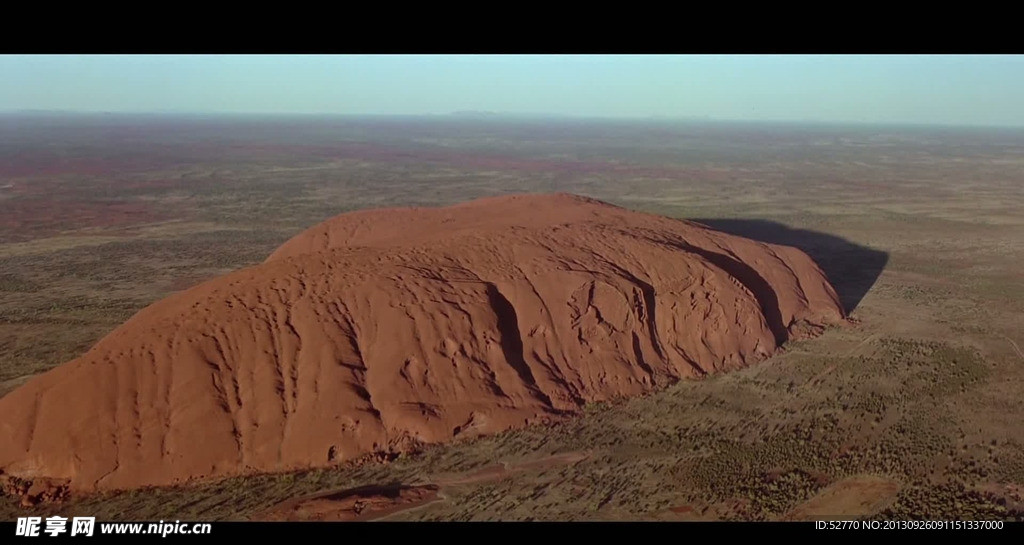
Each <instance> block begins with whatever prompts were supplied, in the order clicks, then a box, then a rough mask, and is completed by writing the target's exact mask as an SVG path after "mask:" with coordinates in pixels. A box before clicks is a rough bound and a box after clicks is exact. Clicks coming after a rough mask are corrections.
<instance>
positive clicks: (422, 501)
mask: <svg viewBox="0 0 1024 545" xmlns="http://www.w3.org/2000/svg"><path fill="white" fill-rule="evenodd" d="M437 491H438V488H437V486H435V485H429V484H428V485H423V486H402V485H393V486H363V487H359V488H353V489H349V490H342V491H339V492H329V493H326V494H316V495H314V496H310V497H305V498H299V499H295V500H289V501H287V502H284V503H282V504H280V505H278V506H275V507H274V508H273V509H271V510H270V511H268V512H266V513H264V514H261V515H258V516H257V517H256V520H264V521H302V522H309V521H333V522H336V521H368V520H374V519H378V518H381V517H386V516H388V515H393V514H395V513H397V512H399V511H406V510H409V509H413V508H415V507H421V506H423V505H426V504H428V503H431V502H434V501H437V500H440V499H441V498H440V496H439V495H438V492H437Z"/></svg>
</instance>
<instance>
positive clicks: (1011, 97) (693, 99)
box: [0, 55, 1024, 126]
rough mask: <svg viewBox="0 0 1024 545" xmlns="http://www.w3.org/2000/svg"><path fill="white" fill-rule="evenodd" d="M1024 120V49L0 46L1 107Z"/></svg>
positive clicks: (1001, 122) (894, 120)
mask: <svg viewBox="0 0 1024 545" xmlns="http://www.w3.org/2000/svg"><path fill="white" fill-rule="evenodd" d="M25 109H44V110H76V111H111V112H122V111H128V112H195V113H207V112H274V113H277V112H281V113H284V112H294V113H343V114H447V113H450V112H453V111H459V110H485V111H495V112H506V113H543V114H548V113H550V114H563V115H583V116H600V117H649V116H666V117H692V116H699V117H705V116H706V117H709V118H713V119H737V120H739V119H744V120H793V121H857V122H886V123H940V124H968V125H1015V126H1024V56H762V55H751V56H685V55H684V56H675V55H672V56H585V55H584V56H534V55H529V56H490V55H487V56H471V55H462V56H365V55H340V56H262V55H261V56H244V55H243V56H149V55H146V56H20V55H8V56H0V110H4V111H10V110H25Z"/></svg>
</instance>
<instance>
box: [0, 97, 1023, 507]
mask: <svg viewBox="0 0 1024 545" xmlns="http://www.w3.org/2000/svg"><path fill="white" fill-rule="evenodd" d="M519 193H531V194H538V193H568V194H574V195H580V196H585V197H588V198H593V199H598V200H600V201H604V202H607V203H610V204H614V205H617V206H620V207H623V208H625V209H630V210H635V211H639V212H646V213H653V214H658V215H662V216H666V217H670V218H680V219H686V220H691V221H695V222H698V223H701V224H704V225H707V226H709V227H712V228H714V229H717V230H719V231H722V232H724V233H729V234H734V235H739V236H743V237H747V238H751V239H754V240H759V241H763V242H768V243H773V244H782V245H787V246H792V247H794V248H798V249H800V250H802V251H803V252H804V253H806V254H807V255H808V256H810V257H811V258H812V259H813V260H814V261H815V262H816V263H817V264H818V266H819V267H820V268H821V270H822V271H823V272H824V273H825V274H826V275H827V278H828V280H829V281H830V282H831V284H832V286H833V287H834V288H835V292H836V294H837V295H838V298H839V301H840V304H841V305H842V307H843V310H844V311H845V313H846V314H847V315H848V317H849V320H848V321H847V322H846V323H842V324H837V325H835V326H830V327H828V328H826V329H825V330H824V331H823V332H822V333H821V334H820V335H818V336H816V337H814V338H810V339H804V340H793V339H791V340H788V341H787V342H785V343H784V344H783V346H782V347H781V349H780V350H779V351H778V352H777V353H775V354H774V355H773V356H771V357H770V358H768V359H765V360H763V361H759V362H757V363H755V364H752V365H749V366H746V367H743V368H741V369H736V370H732V371H730V372H728V373H720V374H712V375H709V376H706V377H703V378H694V379H687V380H680V381H678V382H674V383H673V384H670V385H666V386H664V387H663V388H658V389H656V390H653V391H651V392H647V393H644V394H643V395H638V396H626V397H622V398H621V399H612V400H608V401H602V402H597V403H591V404H588V405H586V406H585V407H584V408H583V410H582V411H581V412H580V414H575V415H570V416H566V417H563V418H552V419H549V420H545V421H543V422H536V423H532V424H531V425H529V426H527V427H524V428H520V429H515V430H511V431H507V432H503V433H498V434H495V435H481V436H472V435H471V434H461V435H460V436H459V437H456V438H455V440H453V441H451V442H446V443H443V444H433V445H425V446H423V448H421V449H417V450H416V451H414V452H402V453H398V454H394V455H389V454H386V453H385V454H384V455H382V456H378V457H370V458H367V459H360V460H354V461H345V462H343V463H338V464H336V465H333V466H330V467H321V468H317V469H313V470H306V471H292V472H273V473H260V474H252V475H246V476H240V477H229V478H223V479H206V480H199V481H196V482H190V483H188V484H183V485H178V486H162V487H145V488H134V489H130V490H109V491H99V492H93V493H77V492H74V491H72V492H70V493H68V492H67V491H61V490H43V488H42V487H40V486H36V487H35V488H33V486H32V485H33V484H34V483H29V482H27V481H22V480H17V479H15V480H9V481H8V484H7V486H6V487H5V490H4V493H3V496H2V497H0V511H2V513H3V515H4V518H6V519H12V518H15V517H18V516H24V513H31V514H44V515H45V514H50V513H60V514H63V515H74V514H80V515H86V516H97V517H98V518H99V519H100V520H148V519H171V518H176V519H181V520H282V519H287V520H801V519H817V518H823V517H826V516H842V517H844V518H873V519H879V518H890V519H901V520H906V519H912V518H920V519H969V520H978V519H989V520H992V519H1010V520H1019V519H1021V518H1022V517H1024V495H1022V494H1024V490H1022V487H1024V448H1022V446H1024V426H1021V425H1020V422H1021V416H1024V407H1022V404H1021V403H1020V398H1021V393H1022V392H1024V350H1022V348H1021V347H1022V345H1024V273H1022V272H1021V269H1020V265H1021V263H1022V262H1024V260H1022V257H1024V214H1022V213H1021V210H1024V131H1020V130H1010V129H994V128H986V129H980V128H953V127H902V126H867V125H864V126H858V125H825V124H805V125H801V124H769V123H726V122H714V123H712V122H696V121H690V122H681V121H680V122H669V121H654V120H648V121H610V120H582V119H567V118H563V119H533V118H519V119H514V118H513V119H502V118H489V117H483V118H479V117H474V116H437V117H421V118H415V117H410V118H402V117H312V116H308V117H281V116H276V117H275V116H263V117H253V116H247V117H245V116H217V117H186V116H130V115H80V116H73V115H56V114H53V115H50V114H45V115H44V114H10V115H6V116H4V117H3V118H2V119H0V395H5V396H6V395H7V394H9V393H10V392H11V391H13V390H14V389H16V388H18V387H19V386H21V385H23V384H24V383H25V382H26V381H28V380H29V379H30V378H32V377H33V376H36V375H38V374H40V373H43V372H45V371H47V370H50V369H53V368H54V367H56V366H58V365H61V364H62V363H64V362H67V361H69V360H72V359H74V358H77V357H79V356H81V355H82V354H83V353H85V352H86V351H87V350H88V349H89V348H90V347H91V346H93V345H94V344H95V343H96V342H97V341H99V340H100V339H101V338H102V337H104V336H105V335H106V334H108V333H110V332H111V331H112V330H114V329H115V328H116V327H118V326H119V325H120V324H121V323H123V322H125V321H126V320H127V319H129V318H131V317H132V316H133V315H134V314H135V313H137V312H138V311H140V310H142V309H143V308H145V307H147V306H148V305H150V304H152V303H154V302H156V301H158V300H160V299H162V298H164V297H167V296H169V295H172V294H175V293H178V292H182V291H184V290H186V289H188V288H191V287H194V286H196V285H198V284H200V283H202V282H204V281H207V280H211V279H214V278H216V277H218V276H221V275H224V274H228V273H231V272H232V271H236V270H239V269H242V268H245V267H250V266H254V265H257V264H259V263H262V262H263V261H264V260H266V259H267V257H268V256H270V255H271V253H272V252H274V250H275V249H276V248H278V247H280V246H281V245H282V244H283V243H284V242H286V241H288V240H289V239H291V238H292V237H293V236H295V235H296V234H298V233H300V232H302V231H304V230H305V229H307V228H309V227H311V226H313V225H315V224H318V223H319V222H322V221H324V220H326V219H327V218H330V217H332V216H335V215H337V214H341V213H343V212H349V211H356V210H363V209H368V208H380V207H398V206H427V207H435V206H444V205H451V204H455V203H460V202H464V201H467V200H471V199H476V198H481V197H495V196H501V195H509V194H519ZM0 418H4V416H3V415H0ZM0 439H2V438H0Z"/></svg>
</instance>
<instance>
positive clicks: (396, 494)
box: [254, 452, 590, 521]
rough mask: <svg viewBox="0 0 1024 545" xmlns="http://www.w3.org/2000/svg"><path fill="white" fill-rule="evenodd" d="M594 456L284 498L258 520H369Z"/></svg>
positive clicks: (570, 455) (546, 459) (550, 458)
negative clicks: (457, 490) (463, 488)
mask: <svg viewBox="0 0 1024 545" xmlns="http://www.w3.org/2000/svg"><path fill="white" fill-rule="evenodd" d="M588 457H590V453H589V452H566V453H562V454H553V455H550V456H544V457H542V458H538V459H534V460H526V461H521V462H515V463H510V462H502V463H499V464H495V465H491V466H487V467H484V468H482V469H477V470H474V471H471V472H469V473H461V474H456V475H447V476H442V477H439V478H437V479H434V481H433V482H432V483H430V484H422V485H400V484H391V485H381V486H373V485H371V486H361V487H358V488H349V489H344V490H332V491H326V492H317V493H315V494H311V495H306V496H302V497H299V498H292V499H289V500H286V501H283V502H281V503H279V504H277V505H275V506H273V507H271V508H270V509H268V510H266V511H264V512H263V513H260V514H257V515H256V516H255V517H254V520H266V521H280V520H287V521H368V520H375V519H379V518H383V517H386V516H390V515H394V514H395V513H399V512H402V511H408V510H409V509H416V508H418V507H422V506H424V505H426V504H428V503H433V502H435V501H442V500H444V499H446V498H445V496H444V494H443V492H444V490H445V489H446V488H448V487H452V486H459V485H466V484H474V483H484V482H490V481H498V480H502V479H506V478H509V477H511V476H513V475H515V474H516V473H520V472H523V471H543V470H546V469H550V468H555V467H560V466H564V465H572V464H575V463H577V462H580V461H582V460H585V459H587V458H588Z"/></svg>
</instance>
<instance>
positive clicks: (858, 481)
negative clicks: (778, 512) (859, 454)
mask: <svg viewBox="0 0 1024 545" xmlns="http://www.w3.org/2000/svg"><path fill="white" fill-rule="evenodd" d="M900 488H901V485H900V484H899V483H897V482H895V481H893V480H892V479H889V478H886V477H880V476H877V475H856V476H852V477H848V478H846V479H843V480H841V481H838V482H836V483H833V484H831V485H830V486H828V487H826V488H825V489H824V490H822V491H821V492H819V493H818V494H816V495H815V496H814V497H812V498H811V499H809V500H807V501H806V502H804V503H802V504H800V505H798V506H797V507H796V508H795V509H793V510H792V511H790V512H789V513H787V514H786V515H785V516H784V517H783V518H784V519H785V520H820V519H823V518H829V517H847V518H856V517H864V516H868V515H871V514H872V513H875V512H878V511H879V510H881V509H883V508H885V507H886V505H887V504H889V503H891V502H892V501H893V500H895V499H896V495H897V494H898V493H899V491H900Z"/></svg>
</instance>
